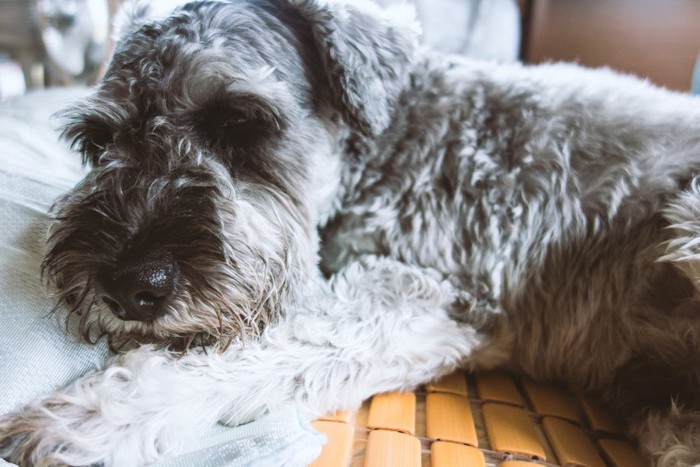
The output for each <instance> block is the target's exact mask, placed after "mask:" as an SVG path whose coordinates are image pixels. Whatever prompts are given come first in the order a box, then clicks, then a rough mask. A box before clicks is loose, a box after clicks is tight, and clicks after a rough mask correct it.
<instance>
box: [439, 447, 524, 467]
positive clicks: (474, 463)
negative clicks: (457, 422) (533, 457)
mask: <svg viewBox="0 0 700 467" xmlns="http://www.w3.org/2000/svg"><path fill="white" fill-rule="evenodd" d="M430 462H431V466H432V467H485V466H486V461H485V459H484V454H483V453H482V452H481V451H480V450H478V449H476V448H473V447H471V446H465V445H464V444H457V443H446V442H443V441H437V442H435V443H433V445H432V446H431V447H430ZM530 467H531V466H530Z"/></svg>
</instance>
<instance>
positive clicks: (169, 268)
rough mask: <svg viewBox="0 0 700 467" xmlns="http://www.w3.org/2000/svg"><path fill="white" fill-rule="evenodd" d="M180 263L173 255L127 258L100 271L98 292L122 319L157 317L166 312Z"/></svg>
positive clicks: (132, 319)
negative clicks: (131, 259) (112, 267)
mask: <svg viewBox="0 0 700 467" xmlns="http://www.w3.org/2000/svg"><path fill="white" fill-rule="evenodd" d="M177 275H178V267H177V263H176V262H175V261H173V260H172V259H170V258H167V257H163V258H156V259H146V260H137V261H131V262H127V263H125V264H122V265H120V266H118V267H116V268H114V269H103V270H102V271H100V273H99V274H98V278H97V281H96V283H95V292H96V294H97V297H98V298H100V299H101V300H102V301H103V302H104V303H105V304H106V305H107V306H108V307H109V308H110V309H111V310H112V312H113V313H114V314H115V315H116V316H117V317H118V318H120V319H123V320H125V321H153V320H154V319H156V318H157V317H159V316H161V315H162V314H164V313H165V310H166V308H167V305H168V302H169V299H170V297H171V296H172V294H173V291H174V290H175V282H176V280H177Z"/></svg>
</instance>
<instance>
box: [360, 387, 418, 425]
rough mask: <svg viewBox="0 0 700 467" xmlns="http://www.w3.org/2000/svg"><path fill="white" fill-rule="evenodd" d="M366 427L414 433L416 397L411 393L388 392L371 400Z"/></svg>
mask: <svg viewBox="0 0 700 467" xmlns="http://www.w3.org/2000/svg"><path fill="white" fill-rule="evenodd" d="M367 427H368V428H372V429H377V428H378V429H384V430H395V431H400V432H402V433H408V434H411V435H414V434H415V433H416V395H415V394H414V393H412V392H390V393H385V394H377V395H376V396H374V397H373V398H372V402H371V404H370V406H369V416H368V417H367Z"/></svg>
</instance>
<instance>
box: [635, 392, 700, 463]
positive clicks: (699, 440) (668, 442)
mask: <svg viewBox="0 0 700 467" xmlns="http://www.w3.org/2000/svg"><path fill="white" fill-rule="evenodd" d="M632 431H633V433H634V434H635V435H636V436H637V437H638V439H639V444H640V446H642V449H644V451H645V452H646V453H647V454H648V455H649V456H650V457H651V458H652V459H653V460H654V463H655V465H656V466H657V467H678V466H691V465H699V464H700V410H697V409H696V410H692V409H686V408H683V407H682V406H677V405H672V406H671V407H670V409H669V410H658V409H654V410H651V411H648V412H645V413H644V414H643V415H640V416H639V418H638V419H637V420H635V421H633V422H632Z"/></svg>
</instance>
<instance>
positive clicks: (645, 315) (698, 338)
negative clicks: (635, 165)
mask: <svg viewBox="0 0 700 467" xmlns="http://www.w3.org/2000/svg"><path fill="white" fill-rule="evenodd" d="M664 216H665V218H666V220H667V221H668V222H669V224H670V228H669V229H668V232H670V238H669V240H668V241H667V242H666V243H665V244H664V245H662V246H663V250H662V251H663V254H662V255H661V257H660V258H659V259H658V260H657V261H658V263H659V264H658V265H657V266H658V273H657V276H656V277H655V278H654V279H653V280H652V282H651V283H650V284H649V286H650V294H649V296H648V297H647V299H646V300H644V302H642V303H640V307H639V309H638V310H637V316H636V320H635V324H634V325H635V326H636V329H635V332H634V333H633V335H634V338H635V339H636V341H637V342H636V343H635V345H634V354H633V356H632V358H630V360H629V361H628V362H626V363H625V364H624V365H623V366H622V367H621V368H618V369H617V370H616V375H615V379H614V381H613V384H612V387H611V388H609V390H608V391H607V392H606V393H605V394H604V397H605V398H606V399H607V400H608V401H609V402H610V403H611V406H612V407H613V408H614V409H615V410H617V411H618V413H619V414H620V415H621V416H623V417H625V418H627V419H628V421H629V425H630V431H631V432H632V434H634V435H635V436H636V437H637V438H638V440H639V444H640V446H641V448H642V450H643V451H645V452H646V453H647V454H648V455H649V456H650V457H651V459H652V460H653V461H654V464H655V465H657V466H659V467H666V466H686V465H687V466H690V465H697V464H700V321H699V319H698V313H699V312H700V177H695V178H694V179H693V180H692V181H691V182H690V183H689V184H688V187H687V188H686V189H685V190H684V191H682V192H681V193H679V194H678V196H676V198H675V199H673V200H672V201H670V202H669V203H668V205H667V207H666V209H665V210H664ZM664 263H666V264H664ZM640 408H641V409H640Z"/></svg>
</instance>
